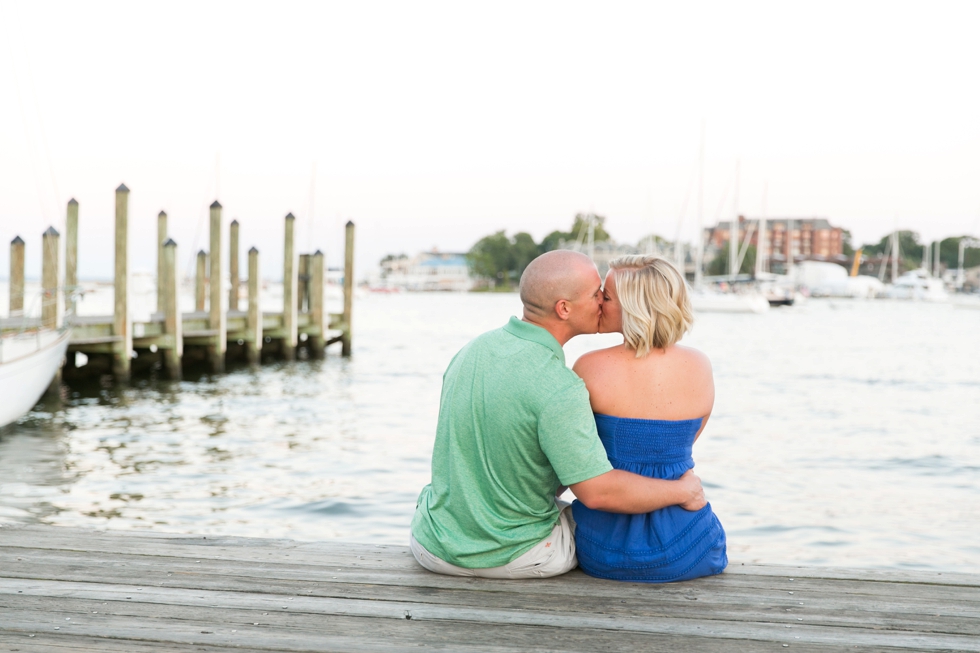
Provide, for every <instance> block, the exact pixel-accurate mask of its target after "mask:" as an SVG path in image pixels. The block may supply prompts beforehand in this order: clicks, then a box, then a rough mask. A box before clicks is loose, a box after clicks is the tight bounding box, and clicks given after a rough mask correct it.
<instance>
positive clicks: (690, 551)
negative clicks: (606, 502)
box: [572, 413, 728, 583]
mask: <svg viewBox="0 0 980 653" xmlns="http://www.w3.org/2000/svg"><path fill="white" fill-rule="evenodd" d="M595 422H596V427H597V428H598V430H599V438H600V439H601V440H602V444H603V446H604V447H605V448H606V454H607V455H608V456H609V462H610V463H612V466H613V467H614V468H615V469H623V470H626V471H628V472H633V473H634V474H641V475H643V476H648V477H650V478H662V479H667V480H675V479H678V478H680V477H681V475H683V474H684V472H686V471H687V470H689V469H691V468H693V467H694V459H693V458H691V447H692V446H693V444H694V436H695V435H697V432H698V429H699V428H701V419H700V418H698V419H689V420H677V421H673V420H649V419H629V418H625V417H612V416H610V415H601V414H598V413H596V416H595ZM572 514H573V515H574V517H575V522H576V529H575V547H576V549H577V551H578V564H579V567H581V568H582V571H584V572H585V573H587V574H589V575H590V576H596V577H598V578H609V579H612V580H623V581H633V582H641V583H669V582H671V581H678V580H690V579H692V578H698V577H701V576H711V575H713V574H720V573H721V572H722V571H723V570H724V569H725V567H726V566H727V565H728V554H727V551H726V547H725V530H724V529H723V528H722V527H721V522H719V521H718V518H717V517H715V514H714V513H713V512H712V511H711V504H708V505H706V506H705V507H704V508H702V509H701V510H698V511H697V512H690V511H687V510H684V509H683V508H681V507H680V506H670V507H669V508H663V509H661V510H655V511H654V512H648V513H646V514H642V515H619V514H615V513H611V512H603V511H601V510H592V509H591V508H588V507H586V506H585V505H584V504H583V503H582V502H581V501H576V502H575V503H574V504H572Z"/></svg>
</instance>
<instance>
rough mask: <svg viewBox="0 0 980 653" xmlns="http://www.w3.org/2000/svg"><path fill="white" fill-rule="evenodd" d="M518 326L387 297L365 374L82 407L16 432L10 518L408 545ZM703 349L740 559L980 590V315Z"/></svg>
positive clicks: (361, 314)
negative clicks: (460, 422) (481, 356)
mask: <svg viewBox="0 0 980 653" xmlns="http://www.w3.org/2000/svg"><path fill="white" fill-rule="evenodd" d="M518 310H519V304H518V301H517V298H516V297H515V296H513V295H439V294H428V295H395V296H370V297H365V298H363V299H360V300H359V301H358V303H357V304H356V314H355V319H356V322H355V325H356V326H355V329H356V331H355V336H356V338H355V341H354V342H355V351H354V356H353V358H351V359H350V360H342V359H340V358H339V357H338V356H336V355H331V356H330V357H329V358H328V359H327V360H325V361H306V362H298V363H294V364H281V365H270V366H265V367H262V368H261V369H258V370H255V371H251V370H247V369H240V370H238V371H234V372H232V373H230V374H227V375H224V376H219V377H214V378H207V377H205V378H202V379H199V380H189V381H184V382H181V383H169V382H164V381H149V380H143V381H137V382H136V383H135V384H134V385H133V386H131V387H126V388H119V387H116V388H114V387H102V386H99V385H98V384H95V385H93V386H90V387H85V388H73V392H72V393H71V395H70V397H69V400H68V401H67V402H66V403H64V404H62V403H60V402H58V401H56V400H51V401H47V402H45V403H43V404H42V405H40V406H39V407H38V408H37V409H36V410H35V411H34V412H33V413H31V414H30V415H29V416H27V417H26V418H25V419H23V420H22V421H21V422H20V423H19V424H17V425H14V426H11V427H7V428H5V429H3V430H0V521H3V522H21V523H25V522H28V523H30V522H43V523H48V524H57V525H64V526H96V527H105V528H112V529H150V530H161V531H171V532H186V533H203V534H210V533H214V534H219V533H220V534H235V535H250V536H275V537H290V538H297V539H306V540H312V539H326V538H337V539H343V540H351V541H365V542H390V543H399V544H402V543H405V540H406V537H407V529H408V524H409V521H410V519H411V515H412V511H413V508H414V505H415V498H416V496H417V493H418V491H419V489H420V488H421V487H422V486H423V485H424V484H425V483H426V482H427V481H428V475H429V459H430V455H431V450H432V441H433V435H434V432H435V421H436V414H437V410H438V401H439V388H440V382H441V376H442V372H443V370H444V368H445V366H446V364H447V363H448V362H449V360H450V358H451V357H452V356H453V354H454V353H455V352H456V351H457V350H458V349H459V348H460V347H461V346H462V345H463V344H465V343H466V341H467V340H469V339H470V338H472V337H473V336H475V335H477V334H479V333H481V332H483V331H485V330H488V329H491V328H495V327H497V326H500V325H502V324H503V323H504V322H505V321H506V320H507V318H508V316H510V315H511V314H514V313H516V312H517V311H518ZM614 342H616V337H615V336H592V337H587V338H579V339H576V340H573V341H572V342H571V343H569V345H568V346H567V347H566V351H567V353H568V359H569V363H571V362H573V361H574V359H575V358H576V357H577V356H578V355H580V354H581V353H582V352H583V351H586V350H588V349H591V348H595V347H599V346H604V345H606V344H611V343H614ZM686 343H687V344H690V345H692V346H695V347H698V348H700V349H702V350H704V351H705V352H707V353H708V355H709V356H710V357H711V360H712V362H713V364H714V369H715V378H716V384H717V403H716V406H715V410H714V414H713V416H712V418H711V421H710V423H709V425H708V427H707V429H706V430H705V432H704V434H703V435H702V437H701V439H700V440H699V442H698V444H697V445H696V447H695V460H696V461H697V471H698V473H699V474H700V475H701V476H702V478H703V480H704V482H705V485H706V487H707V492H708V497H709V500H710V501H711V502H712V504H713V505H714V507H715V511H716V512H717V513H718V515H719V517H720V518H721V520H722V522H723V523H724V525H725V527H726V529H727V531H728V535H729V551H730V555H731V558H732V559H733V560H734V561H738V562H748V561H760V562H768V563H806V564H817V565H842V566H869V567H919V568H935V569H946V570H960V571H972V572H980V356H978V353H980V346H978V343H980V312H977V311H962V310H960V311H957V310H953V309H952V308H950V307H948V306H929V305H922V304H902V303H887V302H877V303H859V302H847V301H839V302H831V301H824V302H817V301H811V302H810V303H809V304H807V305H806V306H802V307H796V308H792V309H785V310H774V311H772V312H770V313H769V314H767V315H763V316H756V315H700V316H698V319H697V323H696V325H695V330H694V332H693V333H692V334H691V335H690V336H689V337H688V338H687V339H686Z"/></svg>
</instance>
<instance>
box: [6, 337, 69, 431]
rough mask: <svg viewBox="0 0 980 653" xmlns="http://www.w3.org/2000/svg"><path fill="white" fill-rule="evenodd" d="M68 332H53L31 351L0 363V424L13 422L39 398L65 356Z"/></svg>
mask: <svg viewBox="0 0 980 653" xmlns="http://www.w3.org/2000/svg"><path fill="white" fill-rule="evenodd" d="M70 335H71V331H70V330H66V331H63V332H60V333H59V332H54V331H53V332H51V333H50V335H49V336H48V337H44V336H42V341H41V346H40V347H38V348H37V349H35V350H34V351H32V352H30V353H27V354H24V355H22V356H18V357H17V358H14V359H13V360H10V361H9V362H3V363H0V397H2V398H3V400H2V401H0V426H6V425H7V424H11V423H13V422H16V421H17V420H18V419H20V418H21V417H23V416H24V415H26V414H27V413H28V412H29V411H30V410H31V408H33V407H34V405H35V404H36V403H37V401H38V399H40V398H41V396H42V395H43V394H44V391H45V390H47V388H48V386H49V385H51V380H52V379H53V378H54V375H55V374H56V373H57V371H58V369H59V368H60V367H61V364H62V361H64V359H65V351H67V349H68V339H69V336H70Z"/></svg>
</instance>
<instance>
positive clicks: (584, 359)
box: [572, 345, 622, 378]
mask: <svg viewBox="0 0 980 653" xmlns="http://www.w3.org/2000/svg"><path fill="white" fill-rule="evenodd" d="M621 348H622V345H617V346H615V347H607V348H605V349H596V350H594V351H590V352H587V353H585V354H582V355H581V356H579V357H578V360H576V361H575V364H574V365H573V366H572V370H573V371H574V372H575V373H576V374H578V375H579V376H581V377H583V378H585V376H586V375H589V374H593V373H595V372H597V371H599V370H600V369H602V368H603V367H605V366H606V365H607V364H608V363H609V361H610V360H611V359H612V358H613V357H614V356H615V355H616V350H617V349H621Z"/></svg>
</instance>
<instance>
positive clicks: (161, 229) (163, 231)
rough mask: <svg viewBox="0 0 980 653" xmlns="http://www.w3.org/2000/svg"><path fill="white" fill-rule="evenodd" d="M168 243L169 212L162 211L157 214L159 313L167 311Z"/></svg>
mask: <svg viewBox="0 0 980 653" xmlns="http://www.w3.org/2000/svg"><path fill="white" fill-rule="evenodd" d="M166 244H167V213H166V212H165V211H160V212H159V213H158V214H157V313H163V312H165V307H164V306H165V303H166V302H165V300H164V298H163V293H164V289H163V286H164V274H166V269H165V267H164V262H163V256H164V254H163V248H164V246H165V245H166Z"/></svg>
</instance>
